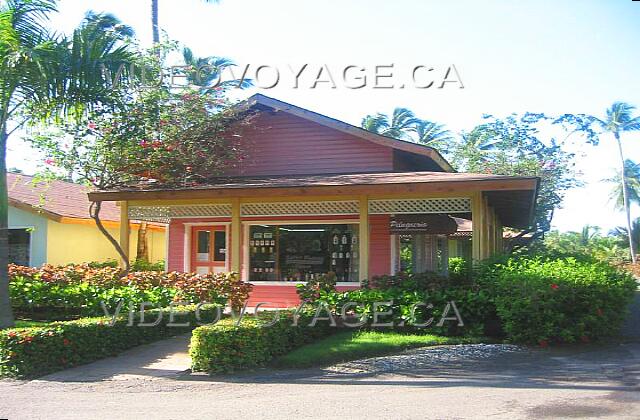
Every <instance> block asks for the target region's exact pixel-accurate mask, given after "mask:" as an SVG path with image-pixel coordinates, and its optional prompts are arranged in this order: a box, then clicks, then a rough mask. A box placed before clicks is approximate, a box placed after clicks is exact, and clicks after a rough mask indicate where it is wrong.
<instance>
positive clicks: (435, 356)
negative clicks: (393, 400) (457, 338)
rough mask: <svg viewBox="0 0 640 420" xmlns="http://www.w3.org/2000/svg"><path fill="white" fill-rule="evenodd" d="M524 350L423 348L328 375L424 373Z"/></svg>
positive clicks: (461, 346) (341, 366)
mask: <svg viewBox="0 0 640 420" xmlns="http://www.w3.org/2000/svg"><path fill="white" fill-rule="evenodd" d="M528 351H529V350H527V348H526V347H522V346H516V345H512V344H459V345H452V346H450V345H447V346H437V347H425V348H417V349H412V350H407V351H405V352H403V353H400V354H396V355H391V356H383V357H372V358H369V359H362V360H356V361H352V362H345V363H340V364H337V365H335V366H331V367H329V368H327V369H325V370H326V372H329V373H350V374H354V373H356V374H357V373H366V374H377V373H387V372H398V371H399V372H401V371H405V370H414V369H425V368H428V367H433V366H438V365H442V364H451V363H458V362H462V361H466V362H471V361H474V360H482V359H492V358H495V357H499V356H500V355H503V354H506V353H514V352H519V353H522V352H528Z"/></svg>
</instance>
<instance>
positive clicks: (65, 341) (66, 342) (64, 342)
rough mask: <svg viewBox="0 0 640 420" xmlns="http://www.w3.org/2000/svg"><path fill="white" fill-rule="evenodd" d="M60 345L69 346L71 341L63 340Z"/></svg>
mask: <svg viewBox="0 0 640 420" xmlns="http://www.w3.org/2000/svg"><path fill="white" fill-rule="evenodd" d="M62 344H64V345H65V346H68V345H69V344H71V341H69V340H67V339H66V338H65V339H64V340H62Z"/></svg>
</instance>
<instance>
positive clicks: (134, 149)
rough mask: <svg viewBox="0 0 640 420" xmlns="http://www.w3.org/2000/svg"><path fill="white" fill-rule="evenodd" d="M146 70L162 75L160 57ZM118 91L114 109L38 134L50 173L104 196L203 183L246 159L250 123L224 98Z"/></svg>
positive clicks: (96, 214) (95, 210)
mask: <svg viewBox="0 0 640 420" xmlns="http://www.w3.org/2000/svg"><path fill="white" fill-rule="evenodd" d="M143 63H144V66H145V68H146V69H147V71H151V72H153V73H158V72H160V71H162V68H161V67H160V65H159V60H158V59H157V56H156V55H155V54H148V55H146V56H145V57H144V60H143ZM114 91H115V92H117V95H118V96H119V97H120V98H121V99H120V100H119V101H118V102H117V103H114V105H113V106H104V107H102V108H100V109H95V110H93V111H92V112H90V113H87V114H85V115H83V117H82V118H81V119H78V120H76V121H74V122H73V123H68V122H66V123H64V124H58V125H55V126H53V127H52V126H51V125H48V126H45V127H40V128H39V130H37V131H35V134H34V135H33V137H32V140H33V143H34V145H35V146H36V148H38V149H40V150H41V151H43V152H44V153H45V154H46V155H47V157H48V158H47V162H49V164H50V166H51V167H52V168H55V169H57V170H61V171H64V172H71V173H73V174H74V175H75V178H76V181H78V182H82V183H86V184H88V185H90V186H91V187H93V188H95V189H100V190H113V189H121V188H128V187H131V186H133V185H138V184H144V185H145V187H146V188H153V187H154V186H157V185H163V186H185V185H197V184H202V183H206V182H209V181H211V180H212V178H215V177H216V176H219V175H220V174H221V173H222V172H223V171H224V170H225V169H226V168H229V167H231V166H234V165H236V164H238V162H240V161H241V160H242V159H243V158H244V155H243V152H242V149H243V148H242V144H241V139H242V132H243V130H244V129H246V128H247V127H248V126H249V122H250V120H251V116H250V115H249V114H247V113H246V112H244V110H242V109H240V108H237V107H233V106H231V103H230V102H229V101H228V100H227V99H225V97H224V91H211V92H205V93H200V92H199V91H196V90H189V89H186V90H183V89H181V90H172V89H170V88H169V86H166V85H160V86H146V87H144V88H143V89H135V86H134V85H132V84H127V85H124V84H123V85H120V88H119V89H115V90H114ZM100 210H101V203H100V202H96V203H93V204H92V207H91V209H90V215H91V217H92V218H93V219H94V220H95V222H96V224H97V226H98V228H99V229H100V231H101V232H102V233H103V234H104V235H105V236H106V237H107V238H108V240H109V241H110V242H111V244H112V245H113V246H114V247H115V249H116V250H117V251H118V253H119V254H120V256H121V257H122V259H123V261H125V262H126V263H128V259H127V256H126V253H125V251H124V250H123V249H121V247H120V245H119V243H118V241H117V240H116V239H115V238H114V237H112V236H111V234H110V233H109V232H108V230H107V229H105V228H104V226H103V224H102V222H101V220H100ZM128 269H129V266H128V265H127V267H126V270H128Z"/></svg>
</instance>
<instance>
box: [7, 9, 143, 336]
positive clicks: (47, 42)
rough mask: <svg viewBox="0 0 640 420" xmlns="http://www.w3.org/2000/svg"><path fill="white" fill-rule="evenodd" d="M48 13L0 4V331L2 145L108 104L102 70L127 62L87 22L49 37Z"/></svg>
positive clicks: (121, 49) (122, 49)
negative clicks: (38, 122)
mask: <svg viewBox="0 0 640 420" xmlns="http://www.w3.org/2000/svg"><path fill="white" fill-rule="evenodd" d="M54 11H56V3H55V1H53V0H9V1H6V2H3V3H2V4H0V328H3V327H7V326H11V325H13V316H12V314H11V306H10V302H9V280H8V274H7V258H8V242H7V225H8V194H7V180H6V148H7V141H8V139H9V137H10V135H11V134H12V133H14V132H15V131H16V130H18V129H20V128H21V127H22V126H23V125H24V124H25V123H27V122H29V121H32V120H33V119H34V118H41V119H43V120H51V119H57V120H58V121H61V120H62V119H63V118H66V117H79V116H80V115H82V113H84V112H85V111H86V110H88V109H91V108H92V107H93V106H95V105H98V104H101V103H105V102H108V101H109V100H110V94H109V89H108V87H107V86H108V82H107V78H106V76H105V72H104V71H102V70H104V69H107V70H112V71H115V70H116V69H117V68H118V67H119V66H120V65H121V64H122V63H123V62H128V61H129V60H130V58H131V57H130V54H129V51H128V49H127V47H126V46H123V45H120V44H119V42H118V41H119V38H117V37H116V38H114V36H113V34H112V33H109V32H105V31H102V30H99V28H98V27H97V26H96V25H94V24H92V23H91V22H90V21H85V22H84V23H83V25H81V26H80V27H79V28H78V29H76V30H75V31H74V33H73V35H72V36H71V37H66V36H62V35H57V34H52V33H50V32H49V31H48V30H47V29H46V26H45V23H46V20H47V18H48V16H49V14H50V13H52V12H54ZM126 76H127V73H126V72H122V73H121V74H120V77H121V78H125V77H126Z"/></svg>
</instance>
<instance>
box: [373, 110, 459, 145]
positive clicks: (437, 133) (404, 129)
mask: <svg viewBox="0 0 640 420" xmlns="http://www.w3.org/2000/svg"><path fill="white" fill-rule="evenodd" d="M361 126H362V128H364V129H365V130H367V131H371V132H374V133H376V134H380V135H383V136H387V137H393V138H395V139H401V140H410V141H413V142H417V143H422V144H424V145H426V146H430V147H446V146H447V143H449V142H450V141H451V140H453V137H452V136H451V133H450V131H449V130H447V129H445V127H444V125H442V124H438V123H435V122H432V121H428V120H421V119H420V118H417V117H416V116H415V114H414V113H413V111H411V110H410V109H407V108H395V109H394V110H393V113H392V115H391V116H388V115H385V114H382V113H377V114H375V115H367V116H366V117H364V118H363V119H362V122H361Z"/></svg>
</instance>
